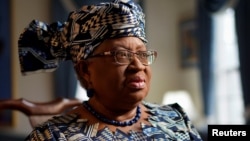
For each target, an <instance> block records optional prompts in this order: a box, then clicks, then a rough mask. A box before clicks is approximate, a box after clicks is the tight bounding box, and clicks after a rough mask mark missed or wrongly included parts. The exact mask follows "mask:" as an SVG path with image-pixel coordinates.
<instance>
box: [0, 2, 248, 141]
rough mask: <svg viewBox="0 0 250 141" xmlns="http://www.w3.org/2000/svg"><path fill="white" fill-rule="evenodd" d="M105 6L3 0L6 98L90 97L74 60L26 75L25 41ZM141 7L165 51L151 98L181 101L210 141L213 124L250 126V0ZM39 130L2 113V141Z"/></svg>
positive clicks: (0, 59)
mask: <svg viewBox="0 0 250 141" xmlns="http://www.w3.org/2000/svg"><path fill="white" fill-rule="evenodd" d="M101 1H105V0H2V1H1V2H0V7H1V8H0V11H1V12H0V15H1V16H0V65H1V66H2V67H1V69H0V99H9V98H10V99H18V98H25V99H27V100H31V101H36V102H47V101H51V100H53V99H55V98H57V97H68V98H72V97H77V98H79V99H82V100H85V99H87V97H86V93H85V90H83V89H82V88H80V87H79V84H78V82H77V80H76V77H75V75H74V71H73V69H71V68H72V67H71V65H72V64H71V62H68V63H65V64H63V65H62V66H60V67H59V69H58V70H56V71H55V72H50V73H38V74H36V75H27V76H22V75H21V73H20V66H19V60H18V48H17V46H18V45H17V41H18V38H19V35H20V34H21V33H22V31H23V30H24V28H25V27H27V26H28V24H29V23H30V22H31V21H32V20H33V19H37V20H40V21H43V22H45V23H48V24H51V23H52V22H56V21H60V22H64V21H65V20H66V19H67V16H68V13H69V12H70V11H72V10H74V9H76V8H80V6H81V5H83V4H93V3H96V2H101ZM106 1H108V0H106ZM137 2H138V3H139V4H140V5H141V6H142V7H143V9H144V12H145V15H146V32H147V38H148V40H149V43H148V46H149V48H151V49H155V50H157V51H158V58H157V60H156V62H155V63H154V64H153V65H152V70H153V78H152V82H151V89H150V92H149V94H148V97H147V98H146V99H145V100H146V101H150V102H153V103H158V104H168V103H174V102H178V103H179V104H180V105H181V106H183V108H184V110H185V111H186V112H187V114H188V115H189V117H190V118H191V120H192V122H193V123H194V125H195V126H196V127H197V129H199V131H200V132H201V133H202V134H204V136H205V134H206V129H207V125H208V124H249V121H248V120H249V119H250V117H249V116H250V111H249V110H250V108H249V103H250V97H249V96H248V94H249V86H248V85H249V84H250V83H249V81H250V76H249V73H248V72H250V68H249V67H250V64H249V59H248V57H250V50H249V49H248V46H249V42H250V39H248V38H249V37H250V35H249V34H250V28H249V25H250V21H249V20H250V1H248V0H137ZM31 130H32V127H31V126H30V123H29V120H28V118H27V117H26V116H25V115H24V114H23V113H20V112H17V111H14V112H11V111H0V139H1V140H2V139H8V140H23V139H24V137H25V136H27V134H28V133H30V132H31Z"/></svg>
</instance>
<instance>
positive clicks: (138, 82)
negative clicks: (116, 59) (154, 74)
mask: <svg viewBox="0 0 250 141" xmlns="http://www.w3.org/2000/svg"><path fill="white" fill-rule="evenodd" d="M128 87H130V88H133V89H143V88H145V87H146V83H145V80H144V79H142V78H139V77H136V78H133V79H130V81H129V82H128Z"/></svg>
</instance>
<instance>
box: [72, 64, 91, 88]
mask: <svg viewBox="0 0 250 141" xmlns="http://www.w3.org/2000/svg"><path fill="white" fill-rule="evenodd" d="M88 66H89V63H88V61H86V60H81V61H80V62H78V63H77V64H76V65H75V71H76V74H77V78H78V79H79V81H80V82H81V84H82V85H84V87H85V88H88V82H89V80H90V74H89V70H88Z"/></svg>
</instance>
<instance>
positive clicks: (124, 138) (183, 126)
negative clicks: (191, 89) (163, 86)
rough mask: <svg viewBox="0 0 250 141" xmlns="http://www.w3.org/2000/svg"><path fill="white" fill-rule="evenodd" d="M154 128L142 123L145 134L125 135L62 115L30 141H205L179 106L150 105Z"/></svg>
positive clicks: (138, 132)
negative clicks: (99, 128)
mask: <svg viewBox="0 0 250 141" xmlns="http://www.w3.org/2000/svg"><path fill="white" fill-rule="evenodd" d="M143 104H144V105H145V106H146V107H147V108H148V110H149V112H150V113H151V116H150V117H149V118H148V120H149V122H150V123H151V124H152V125H151V126H149V125H146V124H144V123H141V127H142V131H130V132H129V133H124V132H123V131H121V130H119V129H117V130H116V132H115V133H112V132H111V131H110V130H109V128H108V127H106V128H104V129H102V130H99V131H98V126H99V124H98V123H96V124H92V125H88V124H87V119H80V118H79V116H78V115H76V114H68V115H61V116H57V117H54V118H52V119H51V120H48V121H47V122H45V123H44V124H42V125H41V126H39V127H36V128H35V129H34V130H33V131H32V132H31V134H30V135H29V136H27V138H26V141H41V140H42V141H138V140H139V141H163V140H164V141H190V140H191V141H202V139H201V137H200V135H199V133H198V132H197V130H196V129H195V127H194V126H193V125H192V123H191V122H190V120H189V118H188V117H187V114H186V113H185V112H184V111H183V109H182V108H181V107H180V106H179V105H178V104H170V105H162V106H160V105H155V104H151V103H147V102H143Z"/></svg>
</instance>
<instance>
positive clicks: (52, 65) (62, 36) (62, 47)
mask: <svg viewBox="0 0 250 141" xmlns="http://www.w3.org/2000/svg"><path fill="white" fill-rule="evenodd" d="M144 18H145V17H144V13H143V12H142V9H141V7H140V6H139V5H138V4H136V3H134V2H133V1H131V0H115V1H114V2H106V3H100V4H98V5H87V6H83V7H82V8H81V9H79V10H77V11H73V12H71V13H70V14H69V16H68V20H67V21H66V22H65V23H63V24H61V23H60V22H56V23H52V24H50V25H48V24H46V23H43V22H41V21H38V20H33V21H32V22H31V23H30V24H29V26H28V27H27V28H25V30H24V32H23V33H22V34H21V35H20V38H19V41H18V46H19V57H20V65H21V72H22V73H23V74H26V73H29V72H37V71H39V72H41V71H53V70H55V69H56V68H57V67H58V65H59V62H60V61H64V60H72V61H73V63H74V64H76V63H77V62H79V61H80V60H84V59H87V58H88V56H89V55H90V54H91V53H93V51H94V50H95V48H96V47H98V46H99V45H100V43H102V42H103V41H104V40H105V39H109V38H117V37H127V36H133V37H138V38H140V39H141V40H142V41H143V42H145V43H146V42H147V40H146V37H145V19H144Z"/></svg>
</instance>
